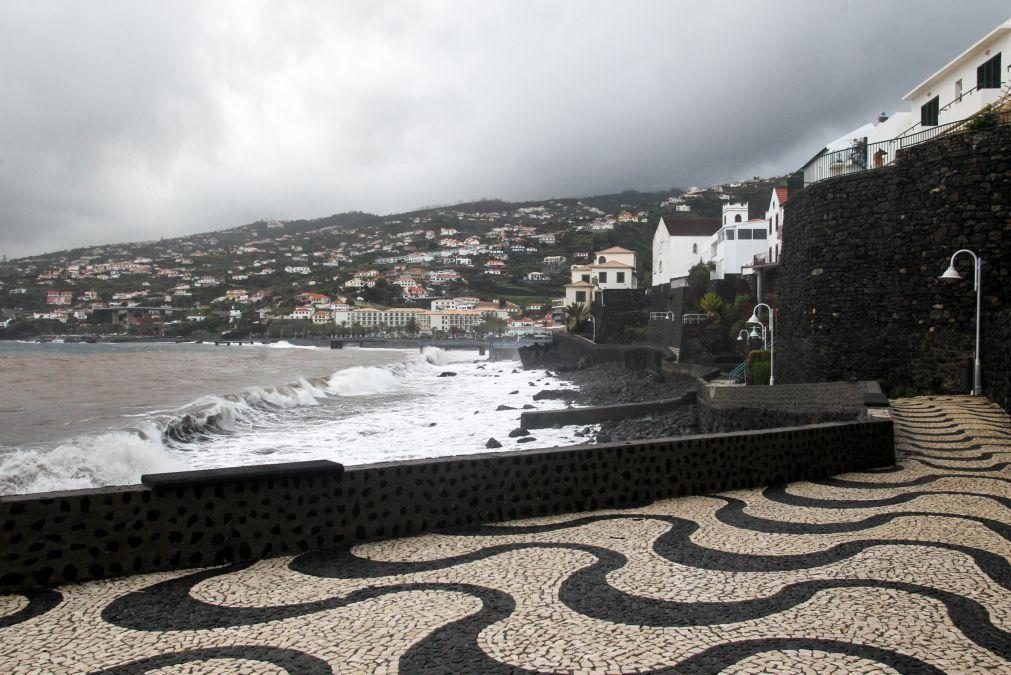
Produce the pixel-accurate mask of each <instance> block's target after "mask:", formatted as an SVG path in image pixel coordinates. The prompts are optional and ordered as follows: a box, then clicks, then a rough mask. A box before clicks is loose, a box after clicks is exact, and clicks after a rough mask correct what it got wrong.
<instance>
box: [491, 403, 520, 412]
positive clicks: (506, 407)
mask: <svg viewBox="0 0 1011 675" xmlns="http://www.w3.org/2000/svg"><path fill="white" fill-rule="evenodd" d="M502 410H516V408H514V407H512V406H511V405H505V404H504V403H503V404H502V405H500V406H499V407H497V408H495V412H500V411H502Z"/></svg>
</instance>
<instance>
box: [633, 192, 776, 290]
mask: <svg viewBox="0 0 1011 675" xmlns="http://www.w3.org/2000/svg"><path fill="white" fill-rule="evenodd" d="M786 200H787V190H786V188H782V187H778V188H774V189H773V190H772V196H771V199H770V201H769V208H768V209H767V210H766V212H765V217H764V218H749V217H748V205H747V204H724V205H723V215H722V217H721V218H720V219H719V220H716V219H715V218H714V219H711V220H701V219H692V220H686V219H680V218H671V217H669V216H668V217H667V218H660V222H659V224H658V225H657V228H656V232H655V233H654V234H653V279H652V282H651V285H652V286H660V285H662V284H668V283H670V282H671V281H672V280H674V279H682V278H684V277H687V276H688V272H689V271H690V270H691V268H692V267H694V266H695V265H697V264H699V263H700V262H705V263H709V264H710V268H711V272H710V278H712V279H723V278H725V277H726V275H728V274H751V272H752V269H753V267H754V266H755V265H757V264H775V263H777V262H778V261H779V254H780V247H781V243H782V232H783V205H785V204H786Z"/></svg>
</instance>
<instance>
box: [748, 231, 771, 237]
mask: <svg viewBox="0 0 1011 675" xmlns="http://www.w3.org/2000/svg"><path fill="white" fill-rule="evenodd" d="M751 233H752V234H753V235H754V237H755V239H767V238H768V233H767V232H766V231H765V230H752V231H751Z"/></svg>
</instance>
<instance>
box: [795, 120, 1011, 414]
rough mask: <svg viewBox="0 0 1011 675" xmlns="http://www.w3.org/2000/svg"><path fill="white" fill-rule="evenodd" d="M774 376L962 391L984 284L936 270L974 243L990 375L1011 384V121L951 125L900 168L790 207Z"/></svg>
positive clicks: (998, 390) (964, 266) (808, 195)
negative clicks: (948, 278)
mask: <svg viewBox="0 0 1011 675" xmlns="http://www.w3.org/2000/svg"><path fill="white" fill-rule="evenodd" d="M783 237H784V242H783V249H784V252H783V258H782V268H781V271H782V274H781V278H780V279H779V284H778V286H779V289H778V290H779V302H778V309H779V325H778V326H777V330H776V381H777V383H778V382H783V383H786V382H815V381H826V380H852V379H863V380H871V379H873V380H881V381H883V382H884V384H885V386H886V389H891V388H894V387H900V386H904V387H911V388H913V389H917V390H932V391H954V390H957V389H958V388H959V383H960V372H959V371H960V368H961V367H963V366H964V365H965V364H966V363H967V361H968V360H969V359H970V358H971V356H972V353H973V342H974V316H975V292H974V291H973V288H972V272H971V264H970V263H968V262H967V261H966V260H965V259H960V264H959V266H958V269H959V271H961V272H963V274H964V276H965V277H966V279H965V280H964V281H962V282H958V283H951V282H944V281H941V280H938V279H937V277H938V276H939V275H940V274H941V273H942V272H944V270H945V269H946V268H947V266H948V262H949V259H950V257H951V254H952V253H954V252H955V251H956V250H957V249H960V248H969V249H972V250H974V251H975V252H976V253H977V254H979V255H980V256H981V257H982V258H983V259H984V260H985V261H986V262H985V265H984V268H983V292H984V297H983V312H982V314H983V349H982V352H983V379H984V390H985V392H986V394H987V395H988V396H990V397H991V398H993V399H994V400H995V401H997V402H998V403H1000V404H1001V405H1003V406H1004V407H1005V408H1009V394H1011V355H1009V351H1008V350H1009V347H1008V345H1009V343H1011V323H1009V321H1008V318H1009V316H1008V308H1009V307H1011V272H1009V263H1011V127H1007V126H1005V127H998V128H996V129H989V130H984V131H977V132H972V133H964V134H958V135H954V136H950V137H941V138H939V139H937V140H934V141H931V142H929V143H925V144H923V145H919V146H916V147H913V148H910V149H907V150H904V151H902V152H901V153H900V155H899V157H898V160H897V161H896V162H895V164H893V165H892V166H890V167H887V168H884V169H877V170H874V171H868V172H865V173H860V174H852V175H849V176H843V177H839V178H832V179H829V180H826V181H823V182H820V183H816V184H815V185H812V186H810V187H808V188H807V189H806V190H804V191H803V192H802V193H800V194H799V195H797V196H795V197H793V198H792V199H791V200H790V202H789V204H788V205H787V207H786V221H785V224H784V230H783Z"/></svg>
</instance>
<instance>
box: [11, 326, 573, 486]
mask: <svg viewBox="0 0 1011 675" xmlns="http://www.w3.org/2000/svg"><path fill="white" fill-rule="evenodd" d="M446 371H449V372H453V373H456V375H455V376H452V377H440V374H441V373H443V372H446ZM0 383H2V386H0V494H24V493H36V492H47V491H51V490H66V489H75V488H85V487H98V486H103V485H129V484H135V483H137V482H138V481H139V480H140V476H141V474H144V473H156V472H162V471H179V470H186V469H198V468H215V467H225V466H246V465H252V464H267V463H275V462H289V461H301V460H308V459H331V460H334V461H337V462H341V463H343V464H347V465H353V464H370V463H374V462H384V461H393V460H403V459H417V458H424V457H439V456H449V455H461V454H469V453H477V452H488V450H487V449H486V448H485V443H486V441H487V440H488V438H489V437H495V438H496V439H498V440H499V441H500V442H501V443H502V445H503V448H502V449H503V450H508V449H513V448H532V447H549V446H553V445H568V444H572V443H574V442H576V441H577V440H579V439H578V438H576V437H574V436H573V432H574V431H575V428H574V427H569V428H563V429H544V430H537V431H535V432H534V435H535V436H536V438H537V441H536V442H533V443H527V444H518V443H517V439H512V438H509V437H508V434H509V431H510V430H512V429H514V428H515V427H517V426H519V414H520V412H521V410H520V408H521V406H522V405H523V404H526V403H532V404H534V405H536V407H537V408H538V409H541V410H545V409H555V408H559V407H562V406H563V405H564V404H563V403H562V402H560V401H537V402H534V401H533V400H532V397H533V395H534V394H535V393H537V392H538V391H540V390H541V389H542V388H557V387H560V386H561V387H564V386H566V385H564V384H560V383H559V382H558V381H557V380H555V379H554V378H553V377H550V376H549V375H547V374H546V373H545V372H544V371H538V370H528V371H524V370H522V369H521V368H520V364H519V362H517V361H501V362H494V363H493V362H489V361H487V360H486V359H485V357H480V356H478V353H477V352H469V351H444V350H441V349H438V348H432V347H426V348H425V349H424V350H423V351H421V352H419V351H417V350H393V349H389V350H387V349H355V348H348V349H344V350H331V349H326V348H314V347H298V346H294V345H290V344H287V343H277V344H271V345H252V346H250V345H244V346H231V347H225V346H214V345H206V344H181V345H177V344H95V345H88V344H34V343H0ZM500 404H506V405H509V406H512V407H513V408H516V409H515V410H503V411H496V410H495V408H496V407H498V406H499V405H500Z"/></svg>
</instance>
